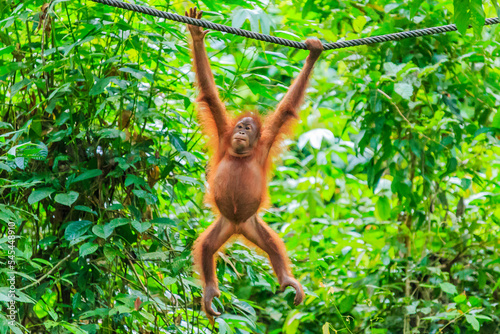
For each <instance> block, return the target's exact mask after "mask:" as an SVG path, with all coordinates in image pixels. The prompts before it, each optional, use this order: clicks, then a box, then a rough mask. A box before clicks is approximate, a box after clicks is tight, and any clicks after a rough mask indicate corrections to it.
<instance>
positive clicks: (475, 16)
mask: <svg viewBox="0 0 500 334" xmlns="http://www.w3.org/2000/svg"><path fill="white" fill-rule="evenodd" d="M470 13H471V21H472V28H473V29H474V35H475V36H476V37H477V38H479V37H481V32H482V31H483V27H484V22H485V14H484V9H483V2H482V0H470Z"/></svg>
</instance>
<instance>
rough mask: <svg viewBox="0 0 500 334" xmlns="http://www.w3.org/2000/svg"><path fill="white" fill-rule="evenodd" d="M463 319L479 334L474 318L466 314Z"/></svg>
mask: <svg viewBox="0 0 500 334" xmlns="http://www.w3.org/2000/svg"><path fill="white" fill-rule="evenodd" d="M465 319H466V320H467V322H468V323H469V324H471V325H472V328H473V329H474V330H475V331H476V332H479V328H480V326H479V321H477V319H476V317H475V316H473V315H471V314H466V315H465Z"/></svg>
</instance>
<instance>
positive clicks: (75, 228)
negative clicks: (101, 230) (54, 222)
mask: <svg viewBox="0 0 500 334" xmlns="http://www.w3.org/2000/svg"><path fill="white" fill-rule="evenodd" d="M91 225H92V222H91V221H88V220H79V221H74V222H71V223H70V224H69V225H68V226H67V227H66V230H65V231H64V238H66V240H70V241H71V240H73V239H76V238H79V237H81V236H82V235H83V234H85V232H87V230H88V229H89V228H90V226H91Z"/></svg>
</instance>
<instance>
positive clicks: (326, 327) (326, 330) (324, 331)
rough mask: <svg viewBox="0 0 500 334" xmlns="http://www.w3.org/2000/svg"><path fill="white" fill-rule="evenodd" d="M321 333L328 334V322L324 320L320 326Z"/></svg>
mask: <svg viewBox="0 0 500 334" xmlns="http://www.w3.org/2000/svg"><path fill="white" fill-rule="evenodd" d="M321 330H322V333H323V334H330V323H329V322H325V324H324V325H323V327H322V328H321Z"/></svg>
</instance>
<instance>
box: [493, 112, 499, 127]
mask: <svg viewBox="0 0 500 334" xmlns="http://www.w3.org/2000/svg"><path fill="white" fill-rule="evenodd" d="M491 127H492V128H499V129H500V111H498V110H497V111H496V112H495V116H493V122H491Z"/></svg>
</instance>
